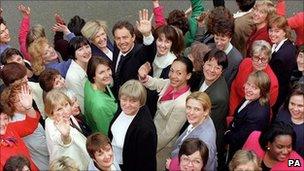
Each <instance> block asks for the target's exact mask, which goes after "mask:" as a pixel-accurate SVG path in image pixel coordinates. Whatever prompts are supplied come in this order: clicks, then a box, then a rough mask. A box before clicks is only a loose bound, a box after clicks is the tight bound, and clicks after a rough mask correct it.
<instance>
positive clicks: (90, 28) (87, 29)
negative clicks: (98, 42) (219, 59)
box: [81, 20, 108, 41]
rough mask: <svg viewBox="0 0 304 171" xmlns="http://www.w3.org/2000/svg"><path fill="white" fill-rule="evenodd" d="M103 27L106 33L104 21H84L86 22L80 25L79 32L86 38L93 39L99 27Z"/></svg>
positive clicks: (106, 28)
mask: <svg viewBox="0 0 304 171" xmlns="http://www.w3.org/2000/svg"><path fill="white" fill-rule="evenodd" d="M101 28H102V29H103V30H104V31H105V33H106V34H108V27H107V25H106V22H105V21H101V20H90V21H88V22H86V24H85V25H84V26H83V27H82V29H81V33H82V35H83V36H84V37H86V38H87V39H89V40H91V41H93V39H94V37H95V36H96V34H97V32H98V31H99V30H100V29H101Z"/></svg>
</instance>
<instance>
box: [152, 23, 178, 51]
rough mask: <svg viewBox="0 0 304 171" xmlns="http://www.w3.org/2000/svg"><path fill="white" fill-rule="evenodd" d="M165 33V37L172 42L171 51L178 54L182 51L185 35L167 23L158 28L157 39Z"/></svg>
mask: <svg viewBox="0 0 304 171" xmlns="http://www.w3.org/2000/svg"><path fill="white" fill-rule="evenodd" d="M161 34H164V35H165V37H166V38H167V39H168V40H170V41H171V42H172V46H171V49H170V51H172V52H173V53H174V54H176V55H178V54H180V53H181V52H182V50H183V49H184V39H183V38H184V37H183V36H182V35H179V34H178V32H177V30H176V29H175V28H174V27H173V26H170V25H165V26H162V27H159V28H158V29H157V30H156V35H157V37H156V39H157V38H158V37H159V36H160V35H161Z"/></svg>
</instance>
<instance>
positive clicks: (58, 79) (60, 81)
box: [53, 75, 66, 89]
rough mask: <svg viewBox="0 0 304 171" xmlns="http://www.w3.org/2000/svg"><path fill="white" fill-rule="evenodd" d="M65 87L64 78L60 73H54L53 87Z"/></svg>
mask: <svg viewBox="0 0 304 171" xmlns="http://www.w3.org/2000/svg"><path fill="white" fill-rule="evenodd" d="M64 87H66V84H65V79H64V78H63V77H62V76H61V75H56V76H55V80H54V83H53V88H56V89H60V88H64Z"/></svg>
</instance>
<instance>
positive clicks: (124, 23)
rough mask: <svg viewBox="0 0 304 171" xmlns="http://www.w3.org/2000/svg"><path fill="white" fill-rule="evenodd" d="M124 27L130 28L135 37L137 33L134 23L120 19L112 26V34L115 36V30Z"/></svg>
mask: <svg viewBox="0 0 304 171" xmlns="http://www.w3.org/2000/svg"><path fill="white" fill-rule="evenodd" d="M122 28H126V29H127V30H129V32H130V34H131V36H132V37H133V36H134V35H135V31H134V27H133V25H132V24H131V23H130V22H129V21H125V20H123V21H118V22H116V23H115V25H114V26H113V28H112V34H113V36H114V37H115V34H114V33H115V31H116V30H117V29H122Z"/></svg>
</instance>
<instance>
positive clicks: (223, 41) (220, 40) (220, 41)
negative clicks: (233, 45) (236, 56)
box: [214, 34, 231, 51]
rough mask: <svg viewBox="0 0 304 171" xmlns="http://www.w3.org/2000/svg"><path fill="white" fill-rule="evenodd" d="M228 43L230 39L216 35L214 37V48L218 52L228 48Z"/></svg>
mask: <svg viewBox="0 0 304 171" xmlns="http://www.w3.org/2000/svg"><path fill="white" fill-rule="evenodd" d="M230 41H231V37H228V36H223V35H216V34H215V35H214V42H215V46H216V48H218V49H219V50H222V51H225V50H226V49H227V48H228V45H229V42H230Z"/></svg>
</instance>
